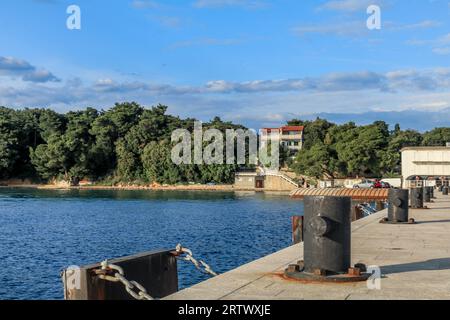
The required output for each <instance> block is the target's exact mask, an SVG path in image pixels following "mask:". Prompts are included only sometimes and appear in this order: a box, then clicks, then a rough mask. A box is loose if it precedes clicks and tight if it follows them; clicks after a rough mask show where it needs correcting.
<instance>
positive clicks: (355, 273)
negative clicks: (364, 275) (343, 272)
mask: <svg viewBox="0 0 450 320" xmlns="http://www.w3.org/2000/svg"><path fill="white" fill-rule="evenodd" d="M348 274H349V275H350V276H355V277H359V276H360V275H361V270H360V269H359V268H349V269H348Z"/></svg>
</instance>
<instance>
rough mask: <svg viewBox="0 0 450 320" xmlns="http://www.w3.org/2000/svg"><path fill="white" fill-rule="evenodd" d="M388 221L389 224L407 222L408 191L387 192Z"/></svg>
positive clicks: (394, 190)
mask: <svg viewBox="0 0 450 320" xmlns="http://www.w3.org/2000/svg"><path fill="white" fill-rule="evenodd" d="M388 221H389V222H391V223H405V222H409V195H408V190H404V189H390V190H389V207H388Z"/></svg>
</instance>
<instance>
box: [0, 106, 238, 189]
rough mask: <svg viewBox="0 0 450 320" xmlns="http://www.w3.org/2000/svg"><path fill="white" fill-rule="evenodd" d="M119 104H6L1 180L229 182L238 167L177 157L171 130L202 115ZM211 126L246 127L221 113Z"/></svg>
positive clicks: (0, 138)
mask: <svg viewBox="0 0 450 320" xmlns="http://www.w3.org/2000/svg"><path fill="white" fill-rule="evenodd" d="M166 111H167V107H166V106H162V105H159V106H156V107H154V108H151V109H146V108H144V107H142V106H140V105H138V104H137V103H122V104H116V105H115V106H114V107H113V108H112V109H110V110H108V111H98V110H96V109H93V108H87V109H86V110H83V111H73V112H68V113H67V114H59V113H56V112H54V111H52V110H49V109H24V110H14V109H9V108H5V107H1V108H0V179H8V178H32V179H38V180H40V181H49V180H52V179H60V180H65V181H71V182H72V183H74V184H76V183H77V182H78V181H79V180H81V179H85V178H87V179H91V180H94V181H103V182H109V183H112V184H114V183H119V182H121V183H124V182H125V183H127V182H128V183H152V182H157V183H167V184H176V183H189V182H200V183H209V182H217V183H226V182H232V181H233V178H234V173H235V171H236V169H237V168H238V167H237V166H236V165H212V166H203V165H181V166H176V165H174V164H173V163H172V161H171V149H172V144H171V134H172V132H173V131H174V130H175V129H187V130H189V131H191V132H192V131H193V127H194V121H195V119H180V118H179V117H174V116H171V115H168V114H166ZM203 128H204V130H206V129H210V128H214V129H219V130H221V131H223V132H224V131H225V129H228V128H230V129H240V128H241V129H243V128H244V127H242V126H238V125H234V124H232V123H229V122H223V121H222V120H221V119H220V118H215V119H213V120H212V121H211V122H209V123H204V124H203Z"/></svg>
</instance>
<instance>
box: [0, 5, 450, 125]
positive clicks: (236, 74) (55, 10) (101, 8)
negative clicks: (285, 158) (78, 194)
mask: <svg viewBox="0 0 450 320" xmlns="http://www.w3.org/2000/svg"><path fill="white" fill-rule="evenodd" d="M71 4H75V5H78V6H79V7H80V8H81V30H68V29H67V27H66V20H67V18H68V16H69V15H68V14H67V13H66V9H67V7H68V6H69V5H71ZM371 4H375V5H378V6H380V8H381V17H382V24H381V30H368V28H367V27H366V20H367V19H368V17H369V15H368V14H367V12H366V10H367V7H368V6H369V5H371ZM0 25H1V28H0V39H1V41H0V105H6V106H11V107H16V108H23V107H34V106H40V107H51V108H53V109H55V110H57V111H61V112H64V111H67V110H73V109H82V108H85V107H87V106H93V107H97V108H105V109H106V108H108V107H110V106H112V105H113V104H114V103H115V102H121V101H130V100H134V101H137V102H139V103H141V104H144V105H147V106H151V105H154V104H157V103H163V104H167V105H168V106H169V110H170V112H171V113H173V114H177V115H180V116H183V117H186V116H192V117H197V118H200V119H202V120H208V119H210V118H212V117H213V116H215V115H219V116H221V117H222V118H224V119H227V120H233V121H236V122H241V123H244V124H247V125H249V126H252V127H258V126H273V125H278V124H281V123H283V121H285V120H287V119H291V118H293V117H303V116H308V117H311V115H314V114H321V115H324V116H327V115H328V116H329V117H330V118H331V119H332V120H333V119H336V120H339V121H345V120H352V117H353V118H358V122H364V121H363V120H361V117H360V116H358V117H356V116H355V114H364V113H368V114H370V115H371V117H373V114H374V113H375V114H377V113H378V114H379V116H380V119H384V120H387V121H390V122H392V121H394V120H395V121H400V122H402V119H403V116H402V115H405V114H406V115H408V117H404V119H405V120H404V122H403V123H402V124H404V126H407V127H414V126H415V122H416V121H421V123H422V125H421V126H422V127H423V128H430V127H433V126H436V125H450V0H411V1H405V0H378V1H376V0H368V1H366V0H330V1H329V0H324V1H312V0H303V1H298V0H279V1H275V0H165V1H163V0H118V1H100V0H90V1H81V0H78V1H77V0H72V1H65V0H16V1H12V0H11V1H6V0H5V1H1V3H0ZM342 114H344V115H342ZM415 114H417V117H414V115H415ZM346 115H347V116H346ZM424 115H428V116H425V117H424ZM362 119H364V117H362ZM406 119H408V120H406ZM416 119H417V120H416ZM419 127H420V125H419Z"/></svg>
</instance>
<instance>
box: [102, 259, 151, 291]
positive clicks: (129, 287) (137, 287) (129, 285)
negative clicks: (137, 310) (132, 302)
mask: <svg viewBox="0 0 450 320" xmlns="http://www.w3.org/2000/svg"><path fill="white" fill-rule="evenodd" d="M101 265H102V269H101V272H105V271H115V272H116V273H115V274H114V276H110V275H107V274H99V278H100V279H103V280H105V281H110V282H120V283H122V284H123V285H124V287H125V290H126V291H127V292H128V293H129V294H130V296H132V297H133V298H135V299H136V300H154V299H153V298H152V297H151V296H150V295H149V294H148V293H147V290H146V289H145V288H144V287H143V286H142V285H141V284H139V283H137V282H136V281H129V280H127V279H126V278H125V274H124V272H123V269H122V268H121V267H119V266H117V265H114V264H110V263H108V260H105V261H103V262H102V263H101Z"/></svg>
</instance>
